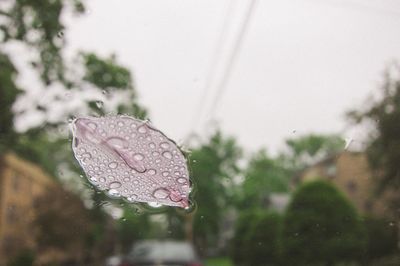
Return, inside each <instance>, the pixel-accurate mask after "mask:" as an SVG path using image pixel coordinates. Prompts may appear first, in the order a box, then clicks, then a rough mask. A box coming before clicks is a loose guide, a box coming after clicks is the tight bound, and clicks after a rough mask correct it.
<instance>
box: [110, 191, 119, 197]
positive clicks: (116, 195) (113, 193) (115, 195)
mask: <svg viewBox="0 0 400 266" xmlns="http://www.w3.org/2000/svg"><path fill="white" fill-rule="evenodd" d="M108 194H110V196H113V197H119V196H120V194H119V191H118V190H116V189H110V190H109V191H108Z"/></svg>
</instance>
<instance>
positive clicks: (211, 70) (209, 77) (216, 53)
mask: <svg viewBox="0 0 400 266" xmlns="http://www.w3.org/2000/svg"><path fill="white" fill-rule="evenodd" d="M235 2H236V1H235V0H229V4H228V7H227V11H226V13H225V17H224V20H223V23H222V28H221V31H220V33H219V36H218V39H217V42H216V45H215V47H214V49H213V53H212V56H211V61H210V65H209V67H208V71H207V74H206V79H205V82H204V86H203V88H202V90H201V91H202V94H201V96H200V99H199V101H198V103H197V106H196V108H195V112H194V116H193V119H192V125H191V127H190V130H192V131H193V130H194V128H195V124H196V123H198V119H200V117H201V115H202V113H203V110H204V102H205V100H206V97H207V94H208V91H209V90H210V87H211V84H212V82H213V81H214V79H215V74H216V72H217V71H216V70H217V65H218V61H219V58H220V56H221V52H222V48H223V43H224V41H225V39H226V36H227V32H228V26H229V22H230V21H231V18H232V16H231V14H232V12H233V9H234V6H235Z"/></svg>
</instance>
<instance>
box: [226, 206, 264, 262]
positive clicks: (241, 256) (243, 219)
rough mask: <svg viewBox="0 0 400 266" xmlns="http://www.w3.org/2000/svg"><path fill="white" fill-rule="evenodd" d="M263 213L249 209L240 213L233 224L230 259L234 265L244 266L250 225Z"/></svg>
mask: <svg viewBox="0 0 400 266" xmlns="http://www.w3.org/2000/svg"><path fill="white" fill-rule="evenodd" d="M262 214H263V211H262V210H259V209H250V210H244V211H242V212H240V214H239V217H238V218H237V219H236V222H235V231H234V236H233V238H232V241H231V249H230V251H231V257H232V260H233V262H234V263H235V265H237V266H240V265H246V260H247V257H248V255H247V251H248V250H247V248H246V245H247V243H246V240H247V236H248V235H249V232H250V230H251V228H252V227H251V225H252V224H253V223H254V222H255V221H257V220H258V219H259V217H260V216H262Z"/></svg>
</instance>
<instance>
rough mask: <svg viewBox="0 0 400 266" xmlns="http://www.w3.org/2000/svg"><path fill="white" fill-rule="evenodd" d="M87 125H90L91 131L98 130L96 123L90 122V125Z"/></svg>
mask: <svg viewBox="0 0 400 266" xmlns="http://www.w3.org/2000/svg"><path fill="white" fill-rule="evenodd" d="M87 125H88V127H89V128H91V129H93V130H95V129H96V128H97V125H96V123H93V122H90V123H88V124H87Z"/></svg>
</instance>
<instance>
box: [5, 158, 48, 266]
mask: <svg viewBox="0 0 400 266" xmlns="http://www.w3.org/2000/svg"><path fill="white" fill-rule="evenodd" d="M54 185H55V182H54V181H53V180H52V178H51V177H50V176H48V175H46V174H45V173H44V172H43V171H42V170H41V169H40V168H39V167H37V166H35V165H34V164H32V163H29V162H27V161H24V160H22V159H20V158H18V157H17V156H16V155H15V154H12V153H9V154H6V155H4V156H3V157H2V158H1V160H0V264H1V263H4V261H2V259H4V258H7V257H11V256H13V255H15V254H16V253H17V252H18V251H20V250H22V249H32V248H34V246H35V242H34V239H33V234H32V231H31V226H30V225H31V222H32V219H33V217H34V213H33V203H34V199H35V198H37V197H39V196H40V195H42V194H43V193H44V192H45V191H46V190H48V189H50V188H51V187H52V186H54Z"/></svg>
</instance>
